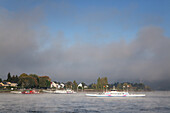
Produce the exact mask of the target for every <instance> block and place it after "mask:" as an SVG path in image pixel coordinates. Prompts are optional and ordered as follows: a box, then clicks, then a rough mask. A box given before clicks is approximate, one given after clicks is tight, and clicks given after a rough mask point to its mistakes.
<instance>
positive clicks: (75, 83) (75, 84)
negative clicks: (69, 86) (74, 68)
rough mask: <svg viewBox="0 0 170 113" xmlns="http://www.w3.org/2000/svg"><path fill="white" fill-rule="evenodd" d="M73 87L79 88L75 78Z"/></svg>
mask: <svg viewBox="0 0 170 113" xmlns="http://www.w3.org/2000/svg"><path fill="white" fill-rule="evenodd" d="M73 89H74V90H77V82H76V81H75V80H74V81H73Z"/></svg>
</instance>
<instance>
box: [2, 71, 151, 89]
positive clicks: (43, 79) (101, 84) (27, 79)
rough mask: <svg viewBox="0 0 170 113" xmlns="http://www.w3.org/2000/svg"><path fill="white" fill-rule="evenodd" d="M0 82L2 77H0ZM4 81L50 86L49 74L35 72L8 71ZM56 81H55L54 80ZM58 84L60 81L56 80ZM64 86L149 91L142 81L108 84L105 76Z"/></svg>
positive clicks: (33, 85) (28, 85)
mask: <svg viewBox="0 0 170 113" xmlns="http://www.w3.org/2000/svg"><path fill="white" fill-rule="evenodd" d="M0 82H2V79H1V78H0ZM4 82H14V83H17V84H18V88H50V85H51V79H50V77H49V76H38V75H36V74H29V75H28V74H26V73H22V74H21V75H20V76H19V77H18V76H17V75H13V76H11V74H10V73H8V75H7V80H4ZM56 83H57V82H56ZM58 84H60V82H58ZM64 84H65V87H64V88H69V89H73V90H75V91H76V90H77V89H82V88H84V86H87V89H93V90H96V91H104V90H106V89H108V90H110V89H113V88H116V89H117V90H119V91H122V90H129V91H149V90H151V88H150V87H149V86H147V85H145V84H143V83H130V82H122V83H119V82H116V83H112V84H109V83H108V79H107V77H98V79H97V83H91V84H90V85H87V84H86V83H84V82H82V83H81V84H82V87H78V84H77V82H76V80H74V81H73V82H71V81H68V82H66V83H64Z"/></svg>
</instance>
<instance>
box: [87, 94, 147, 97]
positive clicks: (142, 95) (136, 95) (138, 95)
mask: <svg viewBox="0 0 170 113" xmlns="http://www.w3.org/2000/svg"><path fill="white" fill-rule="evenodd" d="M86 96H89V97H145V96H146V95H145V94H129V95H110V94H109V95H107V94H86Z"/></svg>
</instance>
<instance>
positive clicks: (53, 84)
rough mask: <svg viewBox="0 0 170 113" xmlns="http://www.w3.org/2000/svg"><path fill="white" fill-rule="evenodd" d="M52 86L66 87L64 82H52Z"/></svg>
mask: <svg viewBox="0 0 170 113" xmlns="http://www.w3.org/2000/svg"><path fill="white" fill-rule="evenodd" d="M50 87H51V88H57V89H60V88H64V84H63V83H61V84H60V83H57V82H51V86H50Z"/></svg>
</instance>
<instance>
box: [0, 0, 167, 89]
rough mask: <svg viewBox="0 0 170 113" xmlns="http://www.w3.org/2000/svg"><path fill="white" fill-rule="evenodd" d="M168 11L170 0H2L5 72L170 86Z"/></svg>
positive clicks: (0, 73) (0, 58)
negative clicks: (102, 78)
mask: <svg viewBox="0 0 170 113" xmlns="http://www.w3.org/2000/svg"><path fill="white" fill-rule="evenodd" d="M169 11H170V1H169V0H107V1H105V0H0V78H3V79H6V77H7V73H8V72H10V73H11V74H12V75H20V74H22V73H27V74H31V73H32V74H38V75H48V76H50V78H51V79H52V80H55V81H63V82H65V81H73V80H76V81H78V82H86V83H92V82H96V80H97V78H98V77H105V76H106V77H108V80H109V82H110V83H114V82H117V81H129V82H139V81H143V82H145V83H147V84H149V85H151V86H155V87H156V88H157V89H170V84H169V81H170V52H169V48H170V30H169V27H170V21H169V20H170V13H169Z"/></svg>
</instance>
